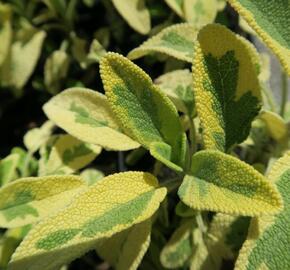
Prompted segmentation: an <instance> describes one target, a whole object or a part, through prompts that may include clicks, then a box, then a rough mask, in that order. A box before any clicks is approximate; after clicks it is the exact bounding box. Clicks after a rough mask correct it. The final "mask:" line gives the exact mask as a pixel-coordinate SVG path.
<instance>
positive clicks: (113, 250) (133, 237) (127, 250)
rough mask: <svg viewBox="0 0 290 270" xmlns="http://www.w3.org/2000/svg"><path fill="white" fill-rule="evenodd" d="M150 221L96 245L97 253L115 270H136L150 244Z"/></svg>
mask: <svg viewBox="0 0 290 270" xmlns="http://www.w3.org/2000/svg"><path fill="white" fill-rule="evenodd" d="M150 233H151V220H150V219H149V220H146V221H144V222H142V223H139V224H136V225H134V226H132V227H131V228H129V229H127V230H125V231H122V232H119V233H117V234H115V235H113V236H112V237H110V238H109V239H106V240H100V241H99V242H98V243H97V252H98V254H99V256H101V257H102V258H103V259H104V260H105V261H107V262H109V263H110V265H111V266H113V267H114V269H116V270H136V269H137V268H138V266H139V264H140V262H141V260H142V258H143V256H144V254H145V253H146V251H147V249H148V247H149V244H150Z"/></svg>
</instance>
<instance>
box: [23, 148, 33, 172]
mask: <svg viewBox="0 0 290 270" xmlns="http://www.w3.org/2000/svg"><path fill="white" fill-rule="evenodd" d="M32 156H33V152H31V151H29V152H28V153H27V155H26V158H25V161H24V169H23V175H22V177H27V176H29V163H30V161H31V158H32Z"/></svg>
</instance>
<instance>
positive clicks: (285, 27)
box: [229, 0, 290, 75]
mask: <svg viewBox="0 0 290 270" xmlns="http://www.w3.org/2000/svg"><path fill="white" fill-rule="evenodd" d="M229 3H230V4H231V5H232V6H233V7H234V8H235V9H236V11H237V12H238V13H240V15H241V16H243V17H244V19H245V20H246V21H247V22H248V24H249V25H250V26H251V27H252V28H253V29H254V30H255V31H256V33H257V34H258V35H259V36H260V38H261V39H262V40H263V41H264V42H265V43H266V44H267V45H268V46H269V48H270V49H272V51H273V52H274V53H275V54H276V55H277V56H278V58H279V59H280V61H281V64H282V65H283V67H284V69H285V71H286V72H287V73H288V75H290V28H289V24H290V19H289V18H290V2H289V1H287V0H286V1H285V0H275V1H274V0H270V1H267V0H255V1H251V0H229Z"/></svg>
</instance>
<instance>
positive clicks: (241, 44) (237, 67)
mask: <svg viewBox="0 0 290 270" xmlns="http://www.w3.org/2000/svg"><path fill="white" fill-rule="evenodd" d="M193 74H194V79H193V80H194V90H195V101H196V108H197V112H198V115H199V117H200V120H201V124H202V127H203V136H204V143H205V147H206V148H210V149H218V150H221V151H228V150H229V148H230V147H231V146H232V145H234V144H236V143H240V142H242V141H243V140H245V139H246V138H247V136H248V134H249V131H250V127H251V122H252V120H253V119H254V117H255V116H256V115H257V114H258V112H259V110H260V100H261V93H260V86H259V81H258V78H257V72H256V66H255V63H254V61H253V52H251V50H250V49H249V45H248V44H246V43H245V41H244V40H243V39H242V38H241V37H238V36H236V35H235V34H233V33H232V32H231V31H230V30H228V29H227V28H225V27H224V26H221V25H218V24H211V25H207V26H205V27H204V28H203V29H202V30H201V31H200V32H199V34H198V42H197V44H196V47H195V57H194V63H193Z"/></svg>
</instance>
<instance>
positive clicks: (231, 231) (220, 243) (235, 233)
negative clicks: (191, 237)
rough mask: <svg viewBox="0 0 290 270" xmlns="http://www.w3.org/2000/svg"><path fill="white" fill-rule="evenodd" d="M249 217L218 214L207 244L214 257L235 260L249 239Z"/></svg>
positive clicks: (211, 225) (210, 229)
mask: <svg viewBox="0 0 290 270" xmlns="http://www.w3.org/2000/svg"><path fill="white" fill-rule="evenodd" d="M249 224H250V218H249V217H239V216H232V215H227V214H222V213H217V214H216V215H215V216H214V218H213V220H212V222H211V224H210V228H209V231H208V235H209V236H210V237H209V239H208V241H207V244H208V246H209V248H210V250H211V253H212V255H213V256H214V255H215V256H217V257H221V258H223V259H226V260H229V259H235V258H236V255H237V252H238V251H239V250H240V248H241V246H242V244H243V242H244V241H245V239H246V237H247V231H248V227H249Z"/></svg>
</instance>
